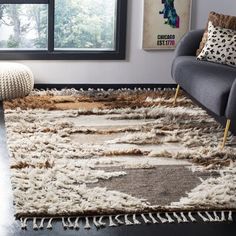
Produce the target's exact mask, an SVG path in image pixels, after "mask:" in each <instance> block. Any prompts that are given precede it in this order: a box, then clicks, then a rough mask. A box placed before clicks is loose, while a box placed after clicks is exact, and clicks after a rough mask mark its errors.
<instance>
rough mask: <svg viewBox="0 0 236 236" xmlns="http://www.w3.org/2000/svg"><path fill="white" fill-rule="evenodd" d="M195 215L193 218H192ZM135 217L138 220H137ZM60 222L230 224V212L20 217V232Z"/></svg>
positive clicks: (85, 224)
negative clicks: (30, 225) (29, 227)
mask: <svg viewBox="0 0 236 236" xmlns="http://www.w3.org/2000/svg"><path fill="white" fill-rule="evenodd" d="M193 214H195V216H193ZM137 216H139V217H140V219H137ZM53 220H54V221H61V223H62V226H63V228H65V229H75V230H79V229H80V227H84V229H86V230H89V229H91V228H92V227H93V226H95V227H96V228H98V229H99V228H101V227H105V226H108V227H117V226H119V225H127V226H128V225H139V224H142V223H144V224H165V223H170V224H171V223H195V222H232V221H233V213H232V211H212V212H210V211H204V212H200V211H198V212H196V213H194V212H158V213H155V214H154V213H144V214H131V215H128V214H126V215H116V216H114V215H109V216H106V215H104V216H85V217H61V218H59V217H55V218H53V217H51V218H47V217H27V218H24V217H21V218H20V225H21V229H22V230H27V227H28V226H29V222H32V228H33V229H34V230H43V229H52V228H53V224H52V221H53Z"/></svg>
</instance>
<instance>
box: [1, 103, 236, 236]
mask: <svg viewBox="0 0 236 236" xmlns="http://www.w3.org/2000/svg"><path fill="white" fill-rule="evenodd" d="M13 214H14V213H13V205H12V192H11V184H10V171H9V156H8V151H7V145H6V136H5V126H4V116H3V109H2V104H1V103H0V236H31V235H32V236H34V235H35V236H39V235H40V236H47V235H56V236H61V235H66V236H74V235H82V236H109V235H113V236H126V235H127V236H139V235H140V236H144V235H145V236H152V235H153V236H154V235H155V236H156V235H161V236H188V235H189V236H190V235H191V236H211V235H212V236H222V235H223V236H235V235H236V222H235V221H236V216H235V215H234V222H233V223H211V224H210V223H187V224H177V223H176V224H150V225H144V224H143V225H138V226H120V227H106V228H103V229H100V230H97V229H96V228H94V227H93V228H92V229H91V230H89V231H87V230H84V229H83V228H81V229H80V230H79V231H73V230H64V229H63V228H62V225H61V223H59V222H57V223H55V224H53V230H38V231H34V230H32V227H31V226H30V227H28V230H27V231H22V230H21V229H20V226H19V222H17V221H15V219H14V215H13Z"/></svg>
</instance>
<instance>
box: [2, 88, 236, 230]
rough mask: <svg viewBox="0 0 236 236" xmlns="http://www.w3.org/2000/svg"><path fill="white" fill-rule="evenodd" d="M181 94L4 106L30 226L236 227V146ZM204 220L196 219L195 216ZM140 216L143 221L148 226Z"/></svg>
mask: <svg viewBox="0 0 236 236" xmlns="http://www.w3.org/2000/svg"><path fill="white" fill-rule="evenodd" d="M173 95H174V91H173V90H141V89H135V90H127V89H123V90H111V89H110V90H107V91H104V90H93V89H90V90H86V91H83V90H79V91H78V90H75V89H63V90H60V91H57V90H48V91H33V92H32V94H31V95H30V96H28V97H26V98H24V99H16V100H13V101H11V102H5V103H4V108H5V122H6V129H7V140H8V148H9V153H10V158H11V173H12V177H11V181H12V188H13V194H14V206H15V215H16V217H17V218H18V219H20V220H21V226H22V228H26V227H27V222H28V221H30V220H33V228H34V229H38V228H43V227H48V228H51V227H52V222H53V221H54V220H55V219H57V220H58V219H61V221H62V224H63V226H64V227H69V228H75V229H76V228H79V227H80V225H81V224H82V223H80V222H82V221H83V222H84V224H85V226H84V227H85V228H87V229H88V228H90V227H91V226H92V224H93V225H95V226H96V227H101V226H104V225H105V224H106V223H107V221H108V223H107V224H108V225H109V226H116V225H119V224H126V225H131V224H140V223H142V222H144V223H165V222H169V223H172V222H194V221H196V220H197V219H198V218H199V219H201V220H202V221H206V222H207V221H212V222H213V221H227V220H230V221H231V220H232V212H233V211H234V210H236V145H235V140H234V137H233V136H231V137H230V138H229V142H228V145H227V147H226V148H225V149H224V150H223V151H221V150H220V148H219V145H220V142H221V140H222V137H223V128H222V127H221V126H220V125H219V124H218V123H216V122H215V121H214V120H213V119H212V118H211V117H210V116H209V115H208V114H207V113H206V112H205V111H203V110H202V109H201V108H199V107H197V106H196V105H194V104H193V103H192V102H191V101H190V100H189V99H188V98H186V97H185V96H184V94H182V95H181V96H180V97H179V99H178V102H177V105H176V106H173V105H172V104H173ZM194 214H196V215H197V216H195V215H194ZM140 217H141V218H140Z"/></svg>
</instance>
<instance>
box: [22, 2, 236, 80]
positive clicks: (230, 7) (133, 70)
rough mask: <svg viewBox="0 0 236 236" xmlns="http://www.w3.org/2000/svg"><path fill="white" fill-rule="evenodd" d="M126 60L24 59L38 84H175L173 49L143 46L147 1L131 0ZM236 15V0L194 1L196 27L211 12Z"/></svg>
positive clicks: (202, 24)
mask: <svg viewBox="0 0 236 236" xmlns="http://www.w3.org/2000/svg"><path fill="white" fill-rule="evenodd" d="M128 5H129V9H128V30H127V60H126V61H23V62H22V63H24V64H26V65H28V66H30V68H31V69H32V70H33V73H34V74H35V79H36V81H35V82H36V83H64V84H69V83H77V84H80V83H82V84H83V83H84V84H86V83H93V84H94V83H95V84H96V83H97V84H99V83H100V84H102V83H104V84H105V83H110V84H112V83H124V84H125V83H173V81H172V80H171V77H170V66H171V61H172V57H173V51H153V52H145V51H143V50H142V49H141V40H142V14H143V0H128ZM212 10H214V11H217V12H221V13H226V14H231V15H236V1H235V0H224V1H223V0H193V7H192V28H193V29H195V28H203V27H205V25H206V21H207V16H208V13H209V11H212Z"/></svg>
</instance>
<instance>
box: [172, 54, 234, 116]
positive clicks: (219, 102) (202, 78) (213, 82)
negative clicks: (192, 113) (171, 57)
mask: <svg viewBox="0 0 236 236" xmlns="http://www.w3.org/2000/svg"><path fill="white" fill-rule="evenodd" d="M172 74H173V79H174V80H175V81H176V83H178V84H179V85H180V86H181V87H182V88H183V89H184V90H185V91H186V92H187V93H189V94H190V95H191V96H192V97H193V98H195V99H196V100H197V101H198V102H200V103H201V104H202V105H203V106H205V107H206V108H207V109H209V110H210V111H212V112H214V113H215V114H217V115H219V116H224V115H225V109H226V105H227V101H228V96H229V92H230V89H231V86H232V84H233V81H234V79H235V78H236V69H235V68H233V67H229V66H226V65H220V64H215V63H212V62H206V61H198V60H196V57H193V56H180V57H177V58H176V59H175V61H174V62H173V67H172Z"/></svg>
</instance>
